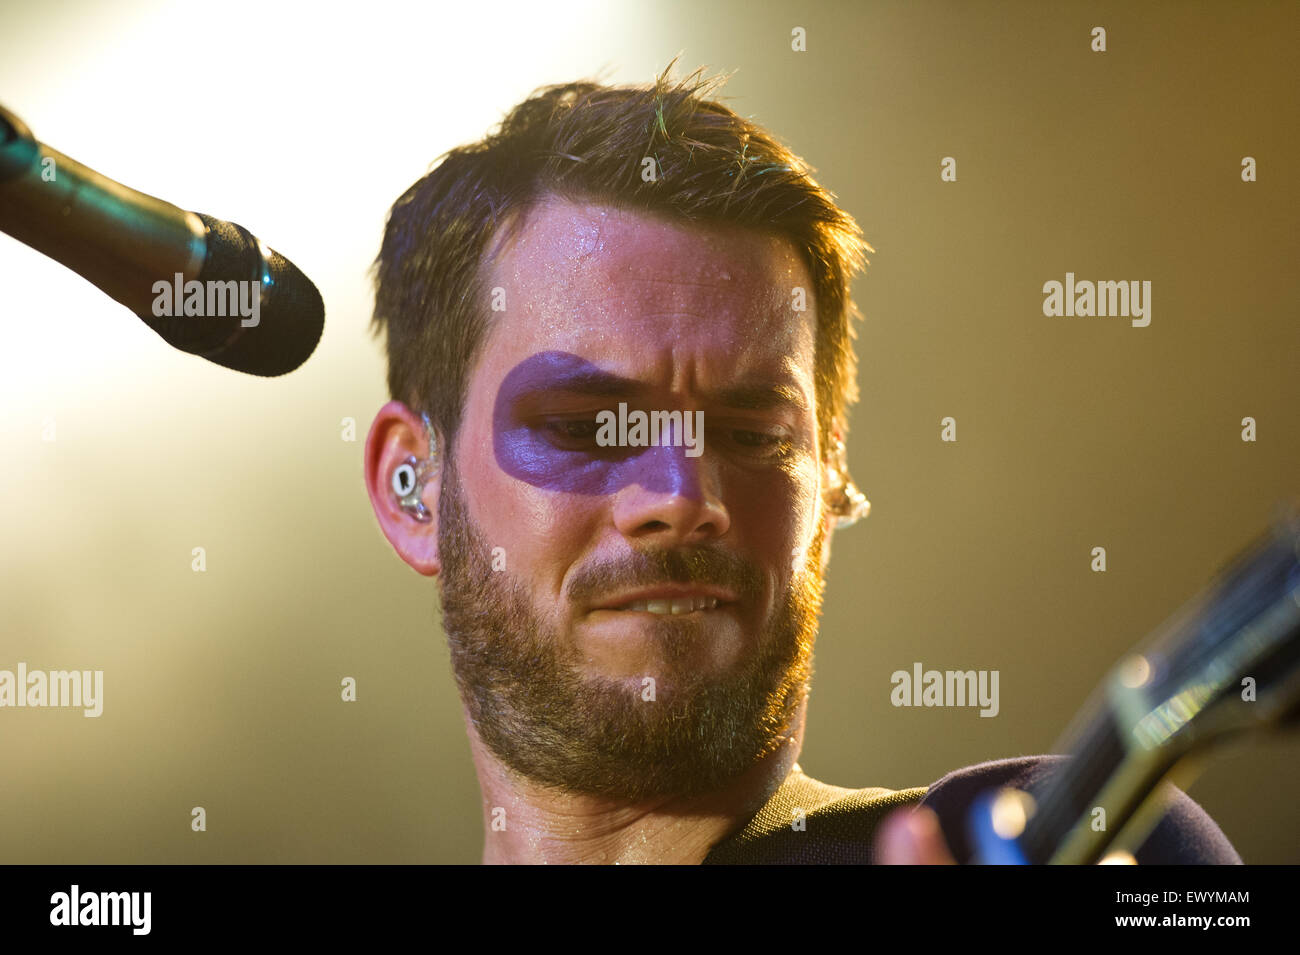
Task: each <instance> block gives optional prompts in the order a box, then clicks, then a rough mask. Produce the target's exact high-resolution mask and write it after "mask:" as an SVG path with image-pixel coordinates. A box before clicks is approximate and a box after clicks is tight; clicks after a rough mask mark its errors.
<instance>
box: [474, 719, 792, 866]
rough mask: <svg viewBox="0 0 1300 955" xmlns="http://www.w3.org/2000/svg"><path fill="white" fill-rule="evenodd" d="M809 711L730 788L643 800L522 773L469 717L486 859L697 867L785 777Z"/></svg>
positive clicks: (518, 861) (528, 862) (734, 781)
mask: <svg viewBox="0 0 1300 955" xmlns="http://www.w3.org/2000/svg"><path fill="white" fill-rule="evenodd" d="M806 710H807V701H805V702H804V704H803V705H802V706H800V708H799V711H798V713H797V714H796V715H795V718H794V721H793V723H792V727H791V731H790V734H789V735H788V736H787V737H785V739H784V741H783V742H782V744H781V745H780V747H779V748H777V749H776V750H775V751H773V752H772V753H770V754H768V755H767V756H765V757H763V758H762V759H760V760H759V761H758V762H756V763H755V764H754V765H753V766H752V767H751V768H750V769H749V770H747V771H746V772H745V773H743V774H742V775H740V776H738V777H736V778H735V779H734V780H732V781H731V782H730V783H728V784H727V785H726V786H725V787H723V788H721V789H718V790H714V791H712V792H709V793H705V794H703V795H698V796H691V797H675V796H666V797H661V798H658V799H652V800H647V801H645V802H638V803H630V802H619V801H617V800H611V799H607V798H603V797H599V796H589V795H584V794H581V793H568V792H563V791H560V790H557V789H554V788H550V787H544V786H539V785H537V784H536V783H533V782H532V781H531V780H528V779H525V778H523V777H521V776H519V775H518V774H516V773H514V772H512V771H511V770H510V769H508V768H507V767H506V766H505V765H504V764H502V763H501V762H500V761H499V760H498V759H497V758H496V757H495V756H494V755H493V754H492V753H491V752H490V751H489V750H488V749H487V747H486V746H484V745H483V744H482V742H481V741H480V740H479V738H478V735H477V734H476V733H475V731H474V725H473V723H472V722H471V721H470V720H469V719H468V717H467V718H466V721H465V726H466V730H467V731H468V734H469V742H470V750H471V752H472V754H473V757H474V767H475V770H476V771H477V773H478V781H479V788H480V789H481V790H482V791H483V829H484V840H483V842H484V845H483V862H484V863H485V864H574V863H577V864H581V863H591V864H603V865H610V864H620V863H621V864H637V863H643V864H644V863H657V864H670V865H671V864H675V865H698V864H699V863H701V862H703V861H704V857H705V856H707V855H708V854H709V850H710V849H712V848H713V846H715V845H717V844H718V843H719V842H721V841H722V840H723V839H724V838H726V837H727V836H728V835H730V834H731V833H733V832H735V831H737V830H738V829H740V828H741V827H743V826H744V825H745V823H747V822H748V821H749V820H750V819H751V818H752V817H753V815H754V814H755V813H756V812H758V810H759V809H760V808H762V806H763V804H764V803H765V802H767V800H768V799H769V798H770V797H771V796H772V794H773V793H774V792H776V790H777V789H778V788H779V787H780V785H781V783H782V782H783V781H784V780H785V777H786V775H787V774H788V773H789V772H790V769H791V767H792V766H794V764H795V760H796V759H797V758H798V756H799V750H800V748H801V747H802V745H803V731H804V716H805V713H806ZM503 823H504V827H503Z"/></svg>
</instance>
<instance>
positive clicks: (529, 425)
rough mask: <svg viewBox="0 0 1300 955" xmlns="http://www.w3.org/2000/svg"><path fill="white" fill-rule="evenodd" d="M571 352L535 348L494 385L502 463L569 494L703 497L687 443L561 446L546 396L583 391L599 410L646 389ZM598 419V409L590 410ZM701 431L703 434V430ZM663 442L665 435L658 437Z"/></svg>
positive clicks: (495, 441)
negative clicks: (551, 428) (549, 423)
mask: <svg viewBox="0 0 1300 955" xmlns="http://www.w3.org/2000/svg"><path fill="white" fill-rule="evenodd" d="M644 390H645V389H644V386H643V385H642V384H640V383H639V382H637V381H636V380H635V379H631V378H623V377H620V376H618V375H615V374H612V373H611V372H607V371H602V370H601V369H600V368H599V367H598V366H596V365H593V364H592V363H591V362H589V361H587V360H586V359H584V358H580V357H579V356H577V355H574V354H572V353H570V352H563V351H546V352H538V353H537V354H536V355H532V356H530V357H528V358H525V359H524V360H523V361H521V362H520V363H519V364H517V365H515V367H514V368H512V369H511V370H510V373H509V374H507V375H506V377H505V379H504V380H503V381H502V382H501V387H500V388H498V389H497V397H496V404H495V405H494V406H493V411H492V450H493V452H494V454H495V455H496V461H497V465H498V466H499V467H500V468H501V470H503V471H505V472H506V473H507V474H509V475H510V476H511V477H513V478H515V479H516V480H520V481H524V482H525V483H527V484H531V485H532V486H533V487H540V488H545V489H546V490H548V491H563V492H565V493H568V494H613V493H615V492H616V491H620V490H622V489H623V488H625V487H628V486H630V485H633V484H637V485H640V486H641V487H643V488H645V489H646V490H648V491H653V492H655V493H658V494H665V493H671V494H676V495H680V496H682V497H685V498H689V499H692V500H697V501H698V500H703V493H702V492H701V490H700V482H699V473H698V470H697V469H698V468H699V461H700V458H698V457H696V458H692V457H689V456H688V455H687V454H686V452H687V450H688V449H687V448H686V447H685V446H684V445H681V444H678V445H672V444H667V443H665V444H661V445H659V446H650V447H631V448H601V447H596V446H595V442H594V441H593V442H592V445H593V447H592V448H591V450H571V449H569V448H563V447H557V446H556V443H555V441H554V440H553V439H552V437H551V436H549V435H548V432H547V430H546V427H545V423H544V421H543V420H542V418H543V416H544V415H545V414H547V413H548V410H549V409H548V399H547V395H548V394H550V395H553V396H554V395H574V394H578V395H586V396H588V397H590V398H593V399H595V400H594V402H593V404H595V405H596V406H597V407H598V409H601V410H604V409H608V410H610V411H616V410H617V408H618V402H619V401H620V400H623V401H628V400H629V399H633V398H635V397H636V396H637V395H638V394H639V393H640V392H642V391H644ZM592 418H593V420H594V418H595V415H594V414H593V415H592ZM701 437H702V436H701ZM661 440H665V439H664V438H661Z"/></svg>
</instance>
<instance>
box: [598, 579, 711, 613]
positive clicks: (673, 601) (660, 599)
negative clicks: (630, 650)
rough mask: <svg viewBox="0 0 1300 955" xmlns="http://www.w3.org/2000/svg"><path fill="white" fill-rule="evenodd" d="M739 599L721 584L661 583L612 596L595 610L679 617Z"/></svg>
mask: <svg viewBox="0 0 1300 955" xmlns="http://www.w3.org/2000/svg"><path fill="white" fill-rule="evenodd" d="M735 602H736V597H735V595H734V594H732V593H731V592H729V591H726V590H723V589H721V588H718V587H701V586H698V585H697V586H689V585H686V586H683V585H681V584H678V585H672V584H667V585H660V586H658V587H646V588H643V589H641V590H634V591H631V592H625V593H622V594H617V595H615V596H612V597H611V598H610V599H609V600H607V601H606V602H605V603H603V604H600V605H598V606H595V607H593V608H592V611H593V612H594V611H598V610H608V611H611V612H614V613H652V614H655V615H657V616H661V617H679V616H683V615H685V614H692V613H709V612H710V611H716V610H718V609H719V608H720V607H726V606H729V605H730V604H733V603H735Z"/></svg>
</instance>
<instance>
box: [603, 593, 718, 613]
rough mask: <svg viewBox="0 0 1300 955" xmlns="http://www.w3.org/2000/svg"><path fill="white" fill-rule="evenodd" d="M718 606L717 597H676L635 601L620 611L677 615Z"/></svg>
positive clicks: (625, 605) (620, 608)
mask: <svg viewBox="0 0 1300 955" xmlns="http://www.w3.org/2000/svg"><path fill="white" fill-rule="evenodd" d="M717 606H718V598H717V597H675V598H673V599H672V600H635V601H633V602H632V603H630V604H624V605H623V606H621V607H619V608H618V609H619V610H633V611H636V610H639V611H641V612H643V613H658V614H665V615H667V614H673V615H676V614H679V613H694V612H695V611H697V610H713V609H715V608H716V607H717Z"/></svg>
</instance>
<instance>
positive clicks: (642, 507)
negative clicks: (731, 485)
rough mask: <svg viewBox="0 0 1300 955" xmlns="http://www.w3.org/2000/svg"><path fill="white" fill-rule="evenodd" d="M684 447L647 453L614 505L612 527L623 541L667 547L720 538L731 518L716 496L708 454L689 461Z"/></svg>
mask: <svg viewBox="0 0 1300 955" xmlns="http://www.w3.org/2000/svg"><path fill="white" fill-rule="evenodd" d="M686 451H687V448H685V447H682V446H672V445H661V446H658V447H649V448H646V449H645V451H643V452H642V453H641V454H639V455H637V456H636V458H635V459H634V460H633V461H630V462H628V463H629V464H631V465H632V466H633V468H634V470H633V471H632V473H630V474H628V475H627V478H628V479H627V480H625V481H623V482H620V483H622V485H623V486H622V487H621V488H620V490H619V491H618V492H617V493H616V496H615V500H614V524H615V526H616V527H617V528H618V529H619V532H620V533H622V534H623V535H624V536H625V537H627V538H629V539H634V540H643V541H644V540H654V541H656V542H658V543H661V544H662V545H663V546H672V545H674V544H693V543H699V542H701V541H705V540H711V539H714V538H718V537H721V536H722V535H723V534H725V533H727V530H728V529H729V528H730V527H731V517H730V515H729V514H728V512H727V508H726V506H725V505H724V504H723V503H722V499H721V498H720V497H719V496H718V493H717V491H718V487H717V485H718V481H717V475H716V473H715V472H716V469H715V466H714V465H713V464H712V463H710V461H709V455H708V454H701V455H699V456H698V457H691V456H689V455H688V454H686Z"/></svg>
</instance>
